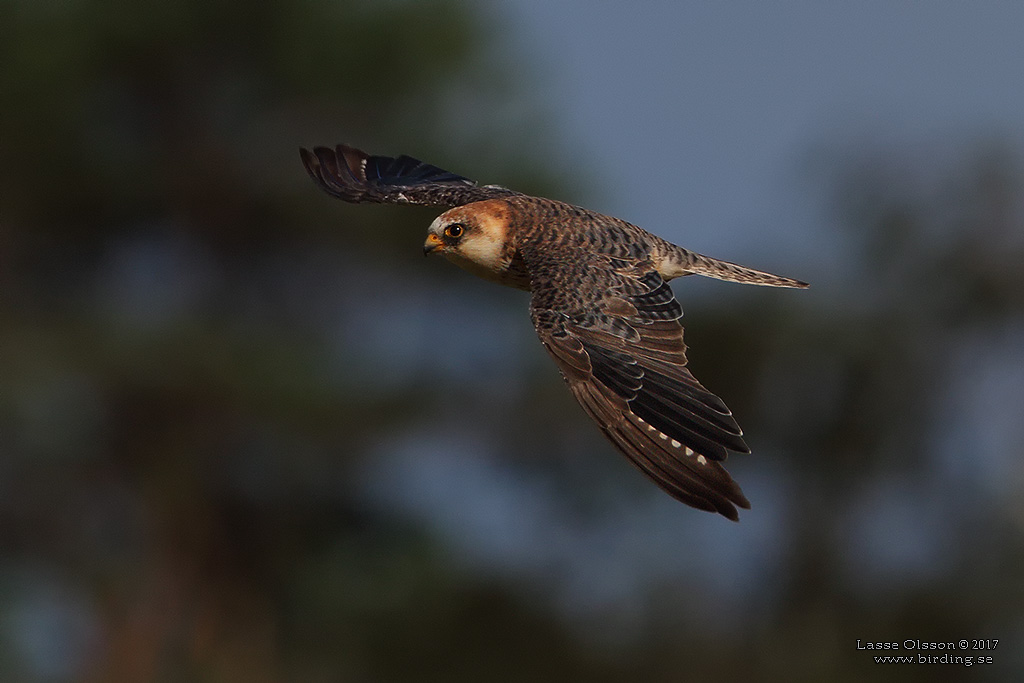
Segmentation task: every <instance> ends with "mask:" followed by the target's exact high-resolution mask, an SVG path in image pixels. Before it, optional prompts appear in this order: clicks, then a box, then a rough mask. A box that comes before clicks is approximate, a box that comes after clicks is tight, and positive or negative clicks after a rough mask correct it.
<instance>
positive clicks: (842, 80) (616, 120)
mask: <svg viewBox="0 0 1024 683" xmlns="http://www.w3.org/2000/svg"><path fill="white" fill-rule="evenodd" d="M488 6H489V8H490V9H491V13H492V15H493V16H494V17H495V21H497V22H502V23H507V24H508V25H509V26H510V27H511V29H510V30H509V31H508V32H507V34H506V36H507V39H508V40H510V41H512V43H513V46H514V48H515V50H516V51H517V53H519V54H523V55H527V59H528V61H527V64H526V65H525V67H524V69H526V70H527V71H530V72H531V73H530V78H534V77H536V78H537V91H536V95H537V96H538V98H539V99H541V100H542V101H543V102H544V105H545V107H547V108H548V109H549V110H550V111H551V112H552V114H553V118H554V122H555V125H556V127H557V130H558V134H559V135H562V136H564V139H565V140H566V144H565V149H563V150H561V152H562V153H563V154H572V153H579V154H581V155H582V160H581V162H582V163H583V164H585V165H586V171H587V173H588V175H590V176H592V177H593V178H594V179H595V180H596V181H597V184H598V186H599V188H600V191H599V192H595V193H593V196H590V197H588V198H587V202H588V204H590V205H592V206H594V208H597V209H601V210H604V211H607V212H609V213H613V214H615V215H618V216H621V217H623V218H626V219H628V220H630V221H631V222H634V223H637V224H639V225H641V226H643V227H646V228H648V229H649V230H651V231H653V232H656V233H659V234H661V235H663V236H664V237H666V238H669V239H672V240H674V241H676V242H679V243H682V244H684V245H685V246H687V247H690V248H694V249H697V250H704V251H707V252H711V253H712V254H714V255H720V256H722V257H725V258H735V259H737V260H738V259H749V257H750V256H751V255H760V256H761V259H762V260H761V261H760V263H761V265H764V266H774V265H775V264H776V263H780V264H786V265H787V266H788V265H792V264H796V263H799V262H800V261H803V260H805V259H806V258H809V257H810V256H811V255H813V254H814V253H816V251H817V250H818V249H821V248H827V247H828V246H829V233H830V228H829V226H828V225H827V223H825V224H823V222H824V221H825V220H826V218H825V215H824V214H825V212H823V211H821V207H820V206H817V205H816V204H815V202H816V201H817V199H818V198H819V197H820V194H821V192H820V188H818V187H814V185H813V179H812V178H808V177H807V175H808V173H809V171H808V170H807V169H808V163H809V162H811V161H813V160H814V158H815V155H821V154H825V155H828V154H843V153H847V152H849V151H850V150H851V149H853V150H856V149H858V148H861V147H862V146H864V145H876V144H877V145H878V147H879V148H881V149H887V148H892V149H893V151H894V154H895V155H897V156H898V155H900V154H912V153H914V150H916V149H919V148H921V147H924V148H933V147H934V152H935V153H938V152H939V151H940V150H941V148H942V146H943V145H947V144H973V142H974V141H976V140H979V139H988V138H990V137H997V138H1008V139H1010V140H1012V141H1013V144H1015V145H1017V146H1019V145H1020V144H1021V141H1022V138H1024V135H1022V132H1024V87H1021V86H1022V74H1024V40H1022V39H1021V27H1022V26H1024V4H1022V3H1014V2H892V1H891V0H889V1H868V2H856V3H828V2H824V3H823V2H815V1H808V0H803V1H798V2H784V3H783V2H756V1H751V0H741V1H733V2H678V1H665V0H656V1H652V2H644V3H642V4H639V3H626V2H584V1H583V0H492V1H491V2H490V3H489V5H488ZM951 141H952V142H951ZM666 216H671V217H673V220H671V221H668V220H666ZM790 252H791V253H792V255H791V256H786V254H787V253H790Z"/></svg>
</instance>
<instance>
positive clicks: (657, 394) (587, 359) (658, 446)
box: [531, 253, 750, 520]
mask: <svg viewBox="0 0 1024 683" xmlns="http://www.w3.org/2000/svg"><path fill="white" fill-rule="evenodd" d="M577 257H578V258H577V260H576V263H577V264H578V268H574V269H573V270H574V272H573V273H569V274H568V277H570V278H571V279H574V280H575V281H576V285H575V286H574V287H566V286H565V284H564V282H562V280H564V279H565V277H566V270H565V268H564V266H563V267H560V268H558V269H556V270H554V271H551V273H550V274H549V275H544V274H543V271H544V270H545V269H544V264H543V263H542V262H538V261H536V260H535V261H534V262H533V263H532V264H531V265H533V266H534V267H535V268H536V269H538V270H539V271H541V274H540V276H539V277H537V276H535V277H534V280H533V283H534V290H535V291H534V307H533V311H532V313H533V318H534V324H535V326H536V327H537V333H538V334H539V335H540V338H541V341H542V342H543V343H544V346H545V347H546V348H547V349H548V351H549V352H550V353H551V355H552V357H553V358H554V359H555V362H556V363H557V364H558V366H559V369H560V370H561V371H562V374H563V376H564V377H565V379H566V381H567V382H568V383H569V387H570V389H571V390H572V393H573V395H574V396H576V398H577V400H579V402H580V404H581V405H582V406H583V408H584V410H585V411H586V412H587V413H588V414H589V415H590V416H591V417H593V418H594V419H595V420H596V421H597V422H598V424H599V425H600V427H601V430H602V431H603V432H604V433H605V435H606V436H607V437H608V438H609V439H610V440H611V441H612V442H613V443H614V444H615V445H616V446H618V448H619V450H621V451H622V452H623V453H624V454H625V455H626V457H627V458H629V460H630V461H631V462H632V463H633V464H634V465H636V466H637V467H639V468H640V469H641V470H642V471H643V472H644V473H645V474H647V475H648V476H649V477H651V478H652V479H653V480H654V481H655V482H656V483H657V484H658V485H659V486H661V487H662V488H663V489H664V490H665V491H667V492H668V493H669V494H670V495H672V496H673V497H675V498H676V499H678V500H680V501H682V502H684V503H686V504H688V505H691V506H693V507H696V508H700V509H702V510H709V511H713V512H718V513H721V514H722V515H725V516H726V517H728V518H729V519H733V520H735V519H738V515H737V512H736V507H737V506H739V507H743V508H749V507H750V504H749V502H748V501H747V499H746V497H744V495H743V492H742V491H741V490H740V488H739V486H738V485H737V484H736V482H735V481H733V479H732V477H730V476H729V474H728V472H726V471H725V469H724V468H723V467H722V465H721V461H722V460H724V459H725V457H726V455H727V453H728V451H730V450H731V451H737V452H743V453H746V452H749V449H748V448H747V445H746V443H744V441H743V438H742V431H741V430H740V428H739V425H738V424H737V423H736V420H735V419H734V418H733V416H732V413H731V412H729V409H728V408H726V406H725V404H724V403H722V401H721V399H719V398H718V397H717V396H715V395H714V394H712V393H711V392H709V391H708V390H707V389H705V388H704V387H703V386H702V385H701V384H700V382H698V381H697V380H696V379H695V378H694V377H693V375H692V374H690V371H689V370H688V369H687V368H686V346H685V344H684V343H683V328H682V325H680V323H679V318H680V317H681V316H682V308H681V307H680V306H679V303H678V302H677V301H676V299H675V296H674V295H673V293H672V290H671V288H670V287H669V286H668V284H667V283H666V282H665V281H664V280H663V279H662V277H661V276H660V275H659V274H658V273H657V271H655V270H654V269H653V265H652V264H651V263H650V262H631V263H630V262H628V261H623V260H621V259H615V261H616V263H612V262H611V261H609V260H608V259H600V258H595V257H594V256H593V255H588V254H586V253H580V254H577ZM538 290H539V291H538ZM581 292H582V293H581ZM687 448H688V449H690V451H689V452H690V454H689V455H687V450H686V449H687Z"/></svg>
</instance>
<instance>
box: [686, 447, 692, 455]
mask: <svg viewBox="0 0 1024 683" xmlns="http://www.w3.org/2000/svg"><path fill="white" fill-rule="evenodd" d="M686 454H687V455H693V449H692V448H690V447H689V446H687V447H686Z"/></svg>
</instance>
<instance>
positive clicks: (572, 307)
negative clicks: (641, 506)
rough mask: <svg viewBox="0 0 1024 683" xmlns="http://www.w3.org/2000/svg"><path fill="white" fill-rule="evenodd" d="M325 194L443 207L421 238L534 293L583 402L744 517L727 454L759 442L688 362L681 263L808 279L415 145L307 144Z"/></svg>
mask: <svg viewBox="0 0 1024 683" xmlns="http://www.w3.org/2000/svg"><path fill="white" fill-rule="evenodd" d="M299 151H300V153H301V156H302V162H303V164H304V165H305V167H306V171H307V172H308V173H309V175H310V176H311V177H312V178H313V180H314V181H315V182H316V184H317V185H319V186H320V188H321V189H323V190H324V191H326V192H327V193H328V194H330V195H333V196H335V197H338V198H339V199H343V200H345V201H346V202H352V203H357V204H359V203H374V204H418V205H423V206H434V207H440V208H443V209H445V211H444V213H442V214H441V215H440V216H438V217H437V218H436V219H434V221H433V222H432V223H431V224H430V227H429V228H428V230H427V239H426V243H425V244H424V246H423V250H424V252H425V253H427V254H440V255H442V256H444V257H445V258H447V259H448V260H449V261H451V262H452V263H454V264H456V265H457V266H460V267H462V268H464V269H466V270H468V271H469V272H471V273H473V274H474V275H478V276H480V277H482V278H484V279H486V280H491V281H494V282H497V283H499V284H503V285H507V286H509V287H515V288H517V289H522V290H526V291H528V292H530V294H531V297H532V298H531V300H530V317H531V319H532V320H533V325H534V327H535V328H536V330H537V335H538V336H539V337H540V341H541V343H542V344H543V345H544V348H546V349H547V351H548V353H549V354H550V355H551V357H552V358H553V359H554V361H555V364H556V365H557V366H558V369H559V370H560V371H561V373H562V377H563V378H564V379H565V382H566V383H567V384H568V385H569V390H570V391H571V392H572V394H573V396H575V397H576V400H577V401H579V403H580V405H581V406H582V407H583V410H584V411H586V413H587V414H588V415H590V417H592V418H593V419H594V421H595V422H597V425H598V427H600V429H601V431H602V432H603V433H604V435H605V436H606V437H608V439H609V440H610V441H611V442H612V443H613V444H614V445H615V446H616V447H617V448H618V449H619V450H620V451H622V453H623V454H625V456H626V457H627V458H628V459H629V460H630V462H632V463H633V464H634V465H636V466H637V467H638V468H639V469H640V470H641V471H642V472H643V473H644V474H646V475H647V476H648V477H650V478H651V479H652V480H654V482H655V483H657V484H658V486H660V487H661V488H662V489H664V490H665V491H666V492H668V494H669V495H671V496H672V497H674V498H676V499H677V500H679V501H682V502H683V503H685V504H687V505H690V506H692V507H695V508H698V509H701V510H707V511H709V512H717V513H719V514H722V515H724V516H725V517H727V518H729V519H731V520H734V521H737V520H738V519H739V515H738V513H737V510H736V508H737V507H741V508H745V509H749V508H750V502H749V501H748V500H747V498H746V497H745V496H744V495H743V492H742V490H740V487H739V485H738V484H737V483H736V482H735V481H734V480H733V479H732V477H731V476H729V473H728V472H727V471H726V470H725V468H724V467H723V466H722V463H723V461H724V460H725V458H726V455H727V454H728V452H729V451H735V452H738V453H749V452H750V449H749V448H748V447H747V444H746V443H745V442H744V441H743V432H742V430H741V429H740V427H739V425H738V424H737V423H736V420H735V419H734V418H733V415H732V412H731V411H730V410H729V409H728V408H727V407H726V405H725V403H723V402H722V400H721V399H720V398H718V397H717V396H715V395H714V394H712V393H711V392H710V391H708V390H707V389H705V388H704V387H703V385H701V383H700V382H698V381H697V380H696V379H695V378H694V376H693V375H692V374H690V371H689V369H687V367H686V345H685V344H684V343H683V327H682V325H681V324H680V322H679V320H680V318H681V317H682V315H683V310H682V308H681V307H680V305H679V303H678V302H677V301H676V298H675V295H674V294H673V292H672V289H671V288H670V287H669V285H668V282H669V280H672V279H673V278H676V277H680V276H683V275H704V276H706V277H712V278H718V279H720V280H728V281H730V282H740V283H745V284H752V285H768V286H772V287H797V288H804V287H807V284H806V283H804V282H800V281H798V280H791V279H789V278H785V277H780V276H778V275H772V274H770V273H765V272H762V271H759V270H754V269H752V268H746V267H744V266H740V265H737V264H735V263H729V262H727V261H720V260H718V259H713V258H710V257H708V256H703V255H701V254H698V253H695V252H692V251H689V250H688V249H684V248H682V247H678V246H676V245H674V244H671V243H670V242H667V241H665V240H663V239H661V238H660V237H657V236H655V235H652V234H651V233H649V232H647V231H646V230H643V229H641V228H639V227H637V226H635V225H632V224H631V223H627V222H626V221H624V220H620V219H618V218H613V217H611V216H606V215H603V214H600V213H597V212H594V211H590V210H588V209H584V208H581V207H578V206H573V205H571V204H567V203H565V202H561V201H557V200H554V199H544V198H541V197H532V196H529V195H525V194H522V193H520V192H516V191H514V190H510V189H507V188H504V187H500V186H498V185H479V184H477V183H476V182H474V181H472V180H470V179H468V178H465V177H463V176H460V175H456V174H454V173H451V172H449V171H445V170H443V169H440V168H438V167H437V166H432V165H430V164H427V163H424V162H422V161H419V160H418V159H414V158H412V157H409V156H405V155H403V156H399V157H385V156H371V155H369V154H366V153H365V152H362V151H360V150H358V149H355V148H353V147H349V146H347V145H338V146H336V147H335V148H334V149H331V148H329V147H315V148H314V149H313V150H312V151H309V150H307V149H300V150H299Z"/></svg>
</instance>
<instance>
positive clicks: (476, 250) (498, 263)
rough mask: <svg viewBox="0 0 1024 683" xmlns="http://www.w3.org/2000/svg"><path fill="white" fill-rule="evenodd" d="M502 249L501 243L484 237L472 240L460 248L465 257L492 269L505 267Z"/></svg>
mask: <svg viewBox="0 0 1024 683" xmlns="http://www.w3.org/2000/svg"><path fill="white" fill-rule="evenodd" d="M501 251H502V245H501V244H500V243H498V242H494V241H491V240H483V239H477V240H470V241H468V242H466V243H465V244H463V245H462V248H461V249H459V252H460V253H461V255H462V256H463V258H466V259H468V260H470V261H472V262H474V263H476V264H478V265H481V266H483V267H484V268H488V269H490V270H501V269H502V268H503V267H504V263H502V258H501Z"/></svg>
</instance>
